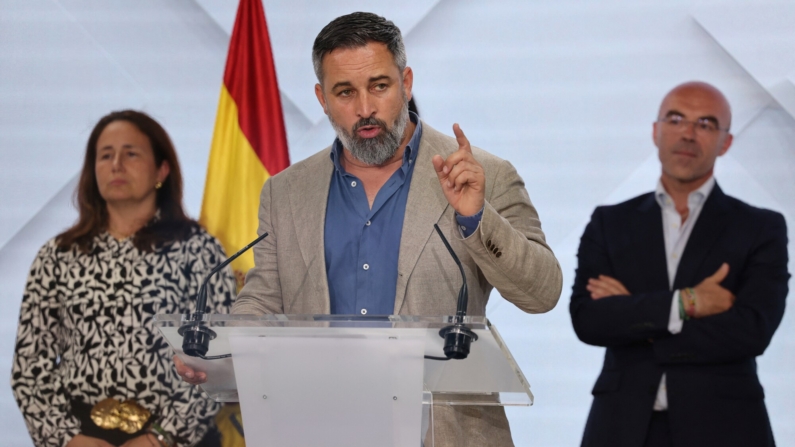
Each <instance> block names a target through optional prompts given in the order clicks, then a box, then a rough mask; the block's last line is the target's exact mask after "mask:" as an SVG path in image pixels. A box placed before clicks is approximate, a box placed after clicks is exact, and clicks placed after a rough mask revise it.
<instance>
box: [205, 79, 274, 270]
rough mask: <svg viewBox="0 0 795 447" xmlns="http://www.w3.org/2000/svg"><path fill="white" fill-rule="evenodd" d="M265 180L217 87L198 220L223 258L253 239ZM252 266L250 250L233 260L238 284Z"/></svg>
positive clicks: (226, 96)
mask: <svg viewBox="0 0 795 447" xmlns="http://www.w3.org/2000/svg"><path fill="white" fill-rule="evenodd" d="M269 177H270V174H268V171H267V170H266V169H265V166H263V164H262V162H261V161H260V159H259V158H258V157H257V154H256V152H254V149H253V148H252V147H251V144H250V143H249V141H248V140H247V139H246V136H245V135H244V134H243V131H242V130H241V129H240V124H239V122H238V107H237V104H235V101H234V99H232V96H231V95H230V94H229V91H228V90H227V88H226V86H225V85H222V86H221V98H220V100H219V101H218V114H217V116H216V118H215V131H214V132H213V141H212V146H211V148H210V160H209V166H208V168H207V182H206V183H205V186H204V199H203V201H202V210H201V215H200V216H199V222H200V223H201V224H202V225H203V226H204V228H206V229H207V231H209V232H210V234H212V235H213V236H215V237H217V238H218V239H219V240H220V241H221V244H223V246H224V249H225V250H226V252H227V254H228V255H230V256H231V255H232V254H233V253H234V252H235V251H236V250H239V249H240V248H242V247H244V246H245V245H246V244H248V243H249V242H251V241H252V240H254V238H256V237H257V223H258V222H259V219H258V217H257V213H258V210H259V195H260V190H261V189H262V185H264V184H265V181H266V180H268V178H269ZM251 267H254V254H253V253H252V251H250V250H249V251H248V252H247V253H246V254H244V255H243V256H241V257H240V258H238V259H236V260H235V261H234V262H232V269H233V270H234V271H235V275H236V276H238V280H240V279H242V277H241V275H245V274H246V272H248V270H249V269H250V268H251ZM239 283H240V281H239Z"/></svg>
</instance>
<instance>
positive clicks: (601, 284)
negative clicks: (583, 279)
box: [585, 275, 630, 300]
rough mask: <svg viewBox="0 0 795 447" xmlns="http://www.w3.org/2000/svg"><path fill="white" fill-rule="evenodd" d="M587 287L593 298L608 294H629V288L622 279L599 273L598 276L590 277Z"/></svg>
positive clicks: (603, 296)
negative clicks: (622, 282)
mask: <svg viewBox="0 0 795 447" xmlns="http://www.w3.org/2000/svg"><path fill="white" fill-rule="evenodd" d="M585 289H586V290H587V291H589V292H591V298H593V299H595V300H598V299H600V298H605V297H608V296H616V295H629V294H630V293H629V290H627V288H626V287H624V284H621V281H619V280H617V279H615V278H611V277H609V276H607V275H599V277H598V278H590V279H589V280H588V284H587V285H586V286H585Z"/></svg>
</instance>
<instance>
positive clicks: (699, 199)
mask: <svg viewBox="0 0 795 447" xmlns="http://www.w3.org/2000/svg"><path fill="white" fill-rule="evenodd" d="M714 187H715V176H714V175H713V176H710V178H709V179H708V180H707V181H706V182H704V184H703V185H701V186H700V187H699V188H698V189H696V190H695V191H693V192H691V193H690V194H688V196H687V204H688V206H689V207H690V208H692V207H694V206H699V205H701V204H702V203H704V201H705V200H707V197H709V195H710V193H711V192H712V188H714ZM654 198H655V199H656V200H657V204H659V205H660V208H666V207H673V206H674V201H673V199H671V195H670V194H668V191H666V190H665V187H664V186H663V183H662V180H657V190H656V191H655V192H654Z"/></svg>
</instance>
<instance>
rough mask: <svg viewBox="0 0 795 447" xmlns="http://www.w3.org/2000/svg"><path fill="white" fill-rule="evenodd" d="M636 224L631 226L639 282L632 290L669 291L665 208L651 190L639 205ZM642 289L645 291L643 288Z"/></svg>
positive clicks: (635, 267)
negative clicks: (636, 254) (663, 220)
mask: <svg viewBox="0 0 795 447" xmlns="http://www.w3.org/2000/svg"><path fill="white" fill-rule="evenodd" d="M636 212H637V213H638V214H637V216H636V218H637V220H635V222H636V223H637V225H631V228H630V231H631V242H630V243H631V244H632V247H634V248H633V249H632V250H633V251H635V250H639V251H635V252H636V253H639V256H636V257H634V261H633V265H634V268H633V270H634V274H633V275H632V276H631V277H632V278H637V282H635V285H634V286H632V287H628V288H629V290H631V291H633V292H635V289H638V291H639V292H645V291H651V290H668V288H669V287H670V286H669V282H668V264H667V262H666V258H665V238H664V236H663V227H662V214H661V213H662V211H661V210H660V206H659V205H658V204H657V201H656V200H655V198H654V193H651V194H649V195H648V197H646V199H644V200H643V201H642V202H641V204H640V205H639V206H638V208H636ZM640 288H642V289H643V290H641V289H640Z"/></svg>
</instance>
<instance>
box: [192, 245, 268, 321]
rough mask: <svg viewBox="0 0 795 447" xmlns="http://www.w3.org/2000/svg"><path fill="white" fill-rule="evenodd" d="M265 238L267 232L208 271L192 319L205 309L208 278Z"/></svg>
mask: <svg viewBox="0 0 795 447" xmlns="http://www.w3.org/2000/svg"><path fill="white" fill-rule="evenodd" d="M266 237H268V233H267V232H266V233H262V236H260V237H258V238H256V239H254V240H253V241H252V242H251V243H250V244H248V245H246V246H245V247H243V248H241V249H240V250H239V251H238V252H237V253H235V254H233V255H232V256H230V257H229V258H227V259H226V261H224V262H222V263H220V264H218V265H217V266H216V267H215V268H214V269H212V270H210V273H209V274H208V275H207V276H206V277H205V278H204V282H202V286H201V288H200V289H199V297H198V298H197V299H196V312H195V313H194V317H196V316H200V315H201V314H203V313H204V311H205V310H206V308H207V282H208V281H209V280H210V278H212V276H213V275H215V274H216V273H218V272H219V271H221V269H223V268H224V267H226V266H227V265H229V263H231V262H232V261H234V260H235V259H237V258H239V257H240V255H242V254H243V253H245V252H246V251H247V250H248V249H250V248H251V247H253V246H255V245H256V244H257V242H259V241H261V240H263V239H265V238H266Z"/></svg>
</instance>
